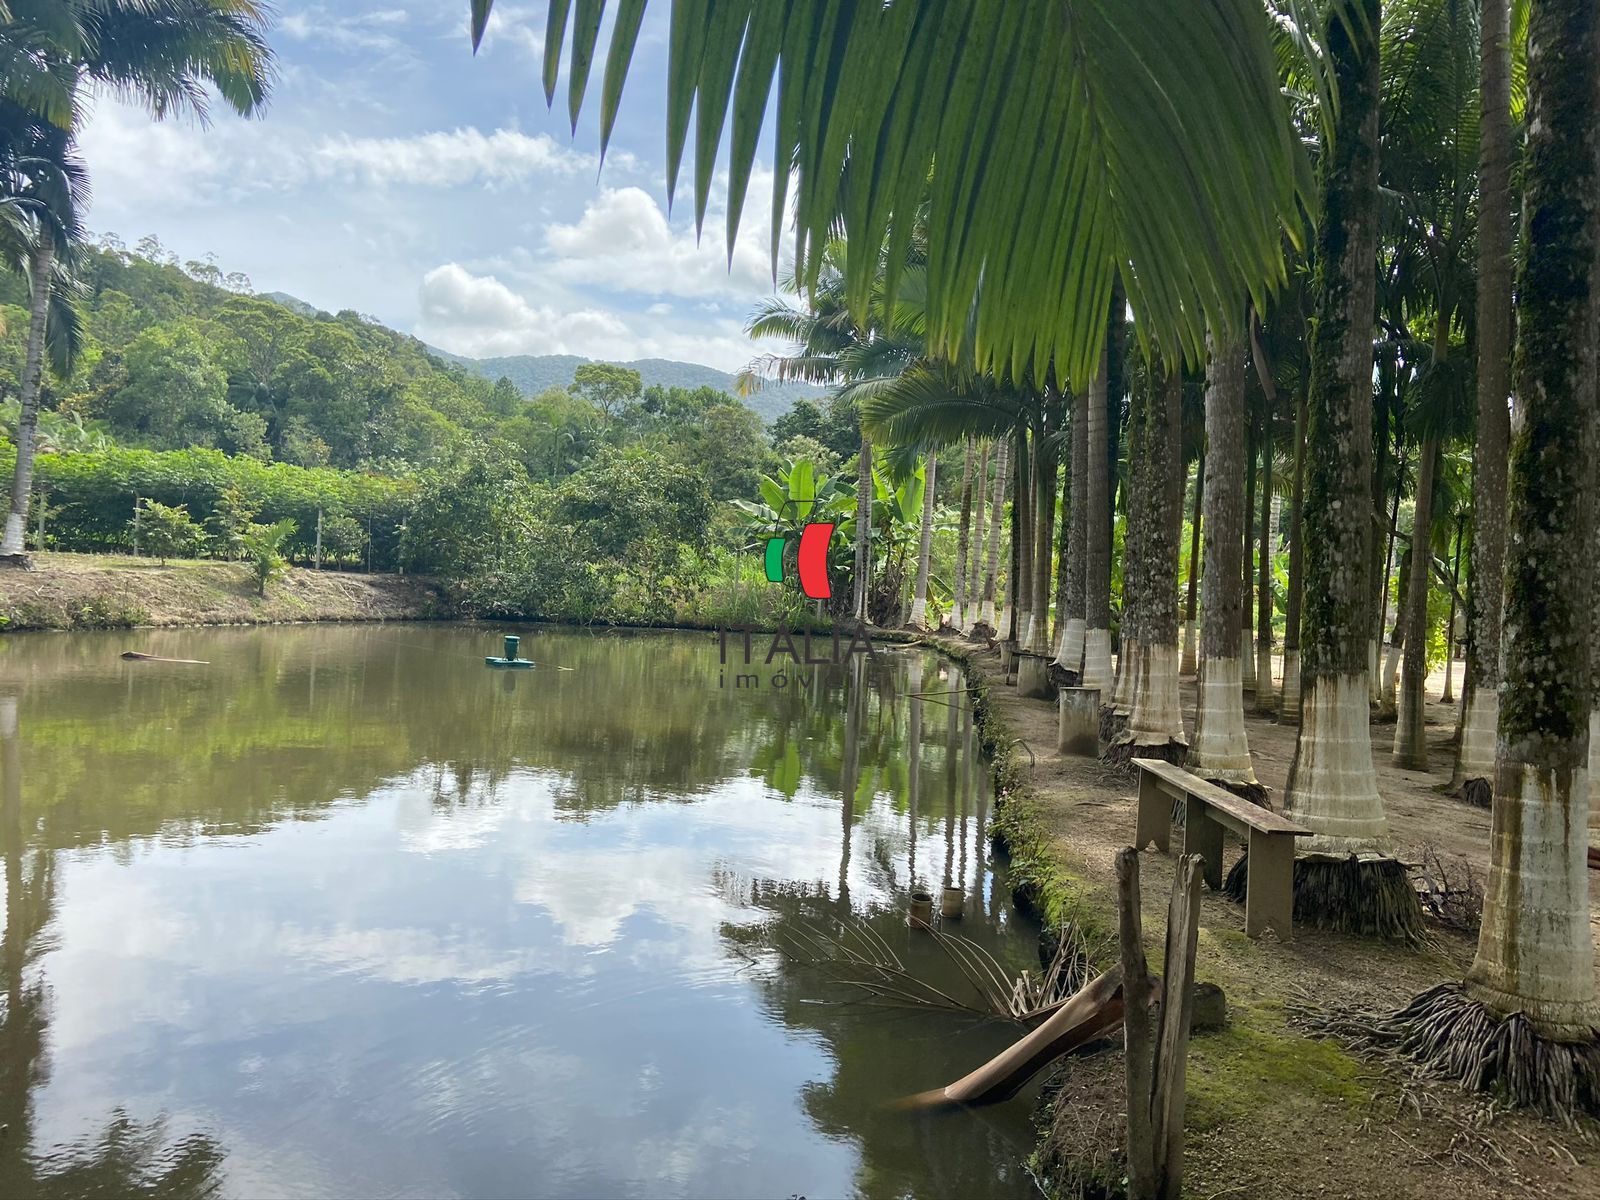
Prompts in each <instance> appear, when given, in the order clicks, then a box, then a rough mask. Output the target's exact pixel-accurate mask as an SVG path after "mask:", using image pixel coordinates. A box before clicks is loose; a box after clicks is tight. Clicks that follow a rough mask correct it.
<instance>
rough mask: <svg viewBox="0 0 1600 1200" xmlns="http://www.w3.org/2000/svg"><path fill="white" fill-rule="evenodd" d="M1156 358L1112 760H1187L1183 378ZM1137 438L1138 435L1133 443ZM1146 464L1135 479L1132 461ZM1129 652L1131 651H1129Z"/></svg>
mask: <svg viewBox="0 0 1600 1200" xmlns="http://www.w3.org/2000/svg"><path fill="white" fill-rule="evenodd" d="M1162 367H1163V369H1160V370H1158V369H1157V364H1151V369H1150V370H1149V371H1148V372H1147V378H1146V380H1145V383H1144V385H1143V387H1141V388H1138V389H1136V397H1137V394H1138V392H1140V391H1142V392H1143V393H1144V396H1143V399H1142V403H1141V402H1140V401H1139V400H1138V399H1136V401H1135V403H1136V404H1137V405H1138V407H1139V408H1140V409H1142V411H1141V412H1140V413H1139V418H1138V420H1136V421H1135V420H1130V421H1129V427H1128V430H1129V445H1128V455H1129V476H1130V494H1129V515H1128V539H1129V543H1130V545H1131V544H1132V543H1134V542H1135V541H1136V542H1137V543H1138V545H1139V552H1138V557H1137V564H1138V568H1137V572H1136V574H1134V575H1132V576H1131V577H1130V574H1129V569H1128V563H1129V562H1130V561H1132V560H1133V557H1134V556H1133V553H1132V551H1131V550H1130V551H1129V553H1128V555H1127V556H1126V557H1125V558H1124V565H1123V592H1124V595H1125V597H1127V600H1126V602H1125V603H1124V606H1123V609H1124V616H1123V625H1124V630H1127V628H1128V624H1129V621H1130V618H1131V620H1132V624H1133V631H1132V635H1131V637H1130V635H1129V634H1128V633H1127V632H1125V633H1124V642H1123V644H1124V646H1125V647H1126V646H1128V645H1129V642H1130V641H1132V642H1133V644H1134V646H1135V649H1134V650H1133V657H1132V661H1131V663H1130V667H1129V673H1130V675H1131V676H1132V682H1131V688H1130V691H1131V697H1130V711H1129V714H1128V726H1127V729H1126V730H1125V731H1124V732H1123V733H1121V734H1119V735H1118V737H1117V739H1116V741H1115V742H1113V744H1112V746H1111V747H1110V749H1109V750H1108V752H1107V757H1108V758H1109V759H1111V760H1112V761H1124V760H1126V759H1129V758H1133V757H1135V756H1137V757H1140V758H1163V759H1166V760H1167V761H1169V762H1178V761H1181V760H1182V759H1183V757H1184V756H1185V753H1186V751H1187V748H1188V747H1187V738H1185V736H1184V730H1183V709H1182V706H1181V705H1180V703H1179V699H1178V533H1179V529H1180V528H1181V526H1182V522H1183V484H1184V478H1183V471H1182V470H1181V469H1180V463H1181V458H1182V445H1183V376H1182V373H1181V372H1179V371H1177V370H1175V369H1173V368H1172V367H1170V366H1165V365H1164V364H1162ZM1135 437H1137V441H1135V440H1134V439H1135ZM1136 459H1137V460H1138V461H1139V462H1140V467H1139V472H1138V479H1137V482H1134V473H1133V463H1134V461H1135V460H1136ZM1126 652H1127V651H1125V653H1126Z"/></svg>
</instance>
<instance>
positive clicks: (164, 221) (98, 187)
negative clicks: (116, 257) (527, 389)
mask: <svg viewBox="0 0 1600 1200" xmlns="http://www.w3.org/2000/svg"><path fill="white" fill-rule="evenodd" d="M544 7H545V6H544V5H542V4H520V5H519V4H517V3H515V2H512V0H499V3H497V4H496V6H495V12H494V16H493V17H492V19H491V22H490V26H489V29H488V31H487V33H486V36H485V38H484V42H483V47H482V49H481V50H480V52H479V53H478V55H477V56H476V57H474V56H473V55H472V52H471V44H470V40H469V38H468V32H467V8H468V5H467V0H326V2H324V3H308V2H306V0H279V2H278V4H277V5H276V14H275V18H274V22H273V27H272V30H271V32H270V34H269V41H270V42H271V44H272V47H273V49H274V51H275V52H276V54H277V58H278V78H277V81H276V84H275V86H274V89H273V94H272V99H271V102H270V104H269V105H268V106H267V109H266V110H265V112H264V113H263V114H262V115H261V116H260V117H258V118H252V119H241V118H239V117H237V116H235V115H233V113H232V112H230V111H228V110H226V108H225V107H223V106H220V105H216V106H213V112H212V116H211V120H210V122H209V125H202V124H200V123H199V122H197V121H195V120H193V119H189V118H176V119H169V120H167V121H165V122H161V123H156V122H154V121H152V120H151V119H150V118H149V117H148V116H147V115H146V114H145V113H144V112H143V111H141V110H139V109H137V108H135V107H130V106H128V105H125V104H123V103H121V102H119V101H118V100H116V99H114V98H111V97H104V96H102V97H98V98H96V100H95V106H94V111H93V115H92V117H91V119H90V121H89V123H88V124H87V126H86V127H85V129H84V130H83V133H82V135H81V138H80V144H81V149H82V153H83V157H84V159H85V161H86V163H87V165H88V167H89V171H90V178H91V183H92V188H93V195H92V200H91V206H90V213H89V225H90V227H91V229H93V230H94V231H95V233H97V234H104V233H115V234H117V235H118V236H119V237H121V238H122V239H123V241H124V242H125V243H126V244H127V245H129V246H133V245H134V244H135V243H136V242H137V241H138V240H139V239H140V238H142V237H144V236H146V235H154V236H155V237H157V238H159V239H160V241H161V242H162V243H163V245H164V246H165V247H166V248H167V249H169V250H171V251H172V252H174V253H175V254H177V255H178V257H179V258H180V260H184V261H187V260H190V259H196V258H201V257H204V256H205V255H206V254H208V253H209V254H213V255H215V260H216V263H217V265H218V266H219V267H221V268H222V270H224V271H243V272H244V273H245V274H246V275H248V276H249V277H250V280H251V283H252V286H253V287H254V288H255V290H257V291H284V292H289V293H291V294H293V295H295V296H298V297H300V298H301V299H302V300H305V301H308V302H309V303H311V304H313V305H315V306H317V307H318V308H321V309H326V310H328V311H330V312H331V311H338V310H340V309H346V308H353V309H355V310H357V311H359V312H362V313H366V314H369V315H371V316H373V317H376V318H377V319H378V320H380V321H382V322H383V323H384V324H386V325H390V326H392V327H394V328H396V329H401V330H405V331H407V332H410V333H414V334H416V335H417V336H418V337H420V338H422V339H423V340H425V341H427V342H429V343H431V344H433V345H435V346H438V347H440V348H442V349H445V350H449V351H452V352H453V353H457V354H464V355H471V356H477V357H486V356H492V355H503V354H578V355H583V356H585V357H589V358H607V359H622V360H626V359H634V358H649V357H659V358H673V359H680V360H684V361H688V362H701V363H706V364H708V365H711V366H715V367H719V368H721V369H723V370H730V371H731V370H736V369H738V368H739V367H742V366H744V365H745V364H746V363H748V362H749V361H750V360H751V359H752V358H753V357H754V356H755V354H756V353H757V352H758V351H759V350H760V349H761V347H758V346H757V345H756V344H755V343H753V342H751V341H750V340H749V339H748V338H746V337H745V336H744V334H743V332H742V326H743V322H744V320H745V318H746V317H747V316H748V315H749V313H750V311H751V309H752V308H753V306H754V305H755V304H756V303H757V302H758V301H759V300H760V299H762V298H763V297H766V296H768V295H770V294H772V291H773V287H772V267H771V259H770V255H769V251H768V239H769V237H770V233H769V230H770V224H769V220H770V212H771V209H770V200H769V199H768V197H769V196H770V192H771V183H772V172H771V161H770V154H769V153H768V152H767V151H766V150H765V144H764V147H763V151H762V153H761V154H760V155H758V160H757V161H758V178H756V179H755V180H753V181H752V184H751V188H750V197H751V199H750V201H749V202H748V203H747V206H746V212H745V216H744V220H743V224H742V227H741V229H740V233H739V238H738V241H737V243H736V245H735V248H734V253H733V257H732V263H731V266H730V263H729V259H728V254H727V247H726V240H725V230H724V222H725V209H724V208H723V207H721V195H722V192H723V189H722V188H721V187H720V183H721V175H720V172H719V180H718V183H719V187H718V188H717V189H715V190H714V193H713V197H712V201H711V211H710V212H709V213H708V215H707V219H706V229H705V236H704V238H703V239H701V240H700V241H699V243H698V244H697V241H696V238H695V232H694V223H693V202H692V193H691V191H690V190H689V189H688V188H685V189H684V190H682V191H681V192H680V194H679V196H678V198H677V199H678V203H677V204H676V206H675V207H674V209H673V211H672V215H670V216H669V215H668V205H667V197H666V185H665V181H666V168H665V157H666V155H665V140H666V133H665V121H664V119H663V116H662V113H663V111H664V97H665V93H666V14H667V10H668V7H669V6H668V5H666V4H654V5H651V6H650V9H649V12H648V15H647V16H646V21H645V26H644V28H643V30H642V31H641V34H640V40H639V44H638V47H637V48H636V50H635V53H634V61H633V70H632V71H631V72H630V75H629V80H628V85H627V89H626V91H625V92H624V95H623V100H622V106H621V111H620V115H619V118H618V121H617V127H616V130H615V132H614V133H613V136H612V142H611V147H610V149H609V151H608V153H607V156H606V159H605V162H604V164H603V165H602V164H601V162H600V159H599V136H598V118H597V114H598V108H599V105H598V94H599V80H600V75H601V71H602V67H603V53H602V55H600V56H597V57H600V58H601V59H602V62H597V64H596V67H595V70H594V74H593V77H592V78H591V80H590V86H589V99H588V102H587V103H586V105H585V109H584V112H583V114H582V119H581V120H580V123H579V125H578V129H577V132H576V134H575V135H574V133H573V132H572V128H571V125H570V122H569V119H568V114H567V106H566V80H565V77H563V79H562V81H561V83H560V85H559V86H558V90H557V93H556V107H555V109H554V111H552V110H550V109H549V108H547V107H546V104H545V100H544V93H543V89H542V87H541V85H540V82H539V72H540V64H541V62H542V58H543V43H544V12H543V10H544ZM613 7H614V6H613ZM609 25H610V20H609V17H608V20H607V25H606V28H604V29H602V32H601V42H600V45H601V47H602V50H603V47H604V46H605V45H606V44H607V43H608V40H609V33H610V30H609ZM683 175H684V177H685V179H688V178H691V175H690V170H689V164H688V162H687V161H686V162H685V165H684V170H683Z"/></svg>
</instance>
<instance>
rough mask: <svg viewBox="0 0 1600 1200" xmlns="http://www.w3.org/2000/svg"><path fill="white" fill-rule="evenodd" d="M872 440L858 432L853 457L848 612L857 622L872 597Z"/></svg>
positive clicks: (863, 618) (863, 617)
mask: <svg viewBox="0 0 1600 1200" xmlns="http://www.w3.org/2000/svg"><path fill="white" fill-rule="evenodd" d="M871 574H872V442H871V440H870V439H869V438H868V437H867V435H866V434H865V433H863V434H862V435H861V455H860V457H859V458H858V459H857V460H856V577H855V583H856V589H855V597H854V599H853V602H852V604H851V612H852V614H853V615H854V617H855V619H856V621H857V622H858V623H859V624H862V625H865V624H866V623H867V611H868V606H869V602H870V600H871V596H872V581H871V578H870V576H871Z"/></svg>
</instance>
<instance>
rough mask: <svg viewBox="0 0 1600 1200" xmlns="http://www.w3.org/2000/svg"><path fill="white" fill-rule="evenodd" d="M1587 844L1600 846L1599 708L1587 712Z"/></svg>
mask: <svg viewBox="0 0 1600 1200" xmlns="http://www.w3.org/2000/svg"><path fill="white" fill-rule="evenodd" d="M1589 844H1590V845H1591V846H1600V708H1597V709H1595V710H1594V711H1593V712H1592V713H1590V714H1589Z"/></svg>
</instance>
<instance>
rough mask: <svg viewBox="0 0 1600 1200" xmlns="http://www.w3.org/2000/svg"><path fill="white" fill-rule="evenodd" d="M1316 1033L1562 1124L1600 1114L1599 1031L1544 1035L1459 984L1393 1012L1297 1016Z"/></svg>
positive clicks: (1524, 1019) (1431, 991)
mask: <svg viewBox="0 0 1600 1200" xmlns="http://www.w3.org/2000/svg"><path fill="white" fill-rule="evenodd" d="M1296 1015H1297V1016H1299V1017H1300V1018H1301V1019H1302V1020H1303V1021H1304V1022H1305V1023H1306V1024H1307V1026H1308V1028H1309V1030H1310V1031H1311V1032H1312V1033H1313V1034H1316V1035H1321V1036H1325V1037H1332V1038H1335V1039H1337V1040H1339V1041H1341V1042H1343V1043H1345V1044H1346V1045H1348V1046H1350V1047H1351V1048H1352V1049H1356V1050H1366V1051H1374V1052H1379V1053H1385V1054H1389V1055H1393V1056H1395V1057H1398V1058H1401V1059H1404V1060H1406V1061H1407V1062H1411V1063H1414V1064H1416V1065H1417V1066H1418V1067H1420V1068H1421V1069H1422V1070H1423V1071H1425V1072H1426V1073H1428V1074H1430V1075H1433V1076H1435V1077H1438V1078H1443V1079H1449V1080H1453V1081H1454V1082H1456V1083H1459V1084H1460V1085H1461V1086H1462V1087H1463V1088H1466V1089H1467V1090H1468V1091H1475V1092H1483V1093H1486V1094H1488V1095H1490V1096H1493V1097H1495V1098H1496V1099H1498V1100H1501V1101H1503V1102H1505V1103H1507V1104H1509V1105H1512V1106H1514V1107H1517V1108H1529V1109H1533V1110H1535V1111H1537V1112H1539V1113H1542V1114H1543V1115H1544V1116H1546V1117H1549V1118H1551V1119H1553V1120H1555V1121H1558V1122H1560V1123H1561V1124H1563V1125H1572V1124H1573V1123H1574V1122H1575V1121H1576V1120H1577V1118H1579V1117H1581V1116H1586V1115H1587V1116H1591V1117H1600V1030H1596V1031H1595V1032H1596V1037H1593V1038H1591V1039H1590V1040H1588V1041H1586V1042H1557V1041H1552V1040H1551V1039H1549V1038H1546V1037H1543V1036H1541V1035H1540V1034H1539V1033H1538V1032H1536V1031H1535V1030H1534V1027H1533V1024H1532V1022H1531V1021H1529V1020H1528V1018H1527V1017H1525V1016H1524V1015H1523V1014H1522V1013H1512V1014H1511V1015H1510V1016H1507V1017H1500V1016H1497V1015H1496V1014H1494V1013H1492V1012H1490V1011H1489V1010H1488V1009H1487V1008H1486V1007H1484V1005H1483V1004H1482V1003H1481V1002H1479V1001H1477V1000H1474V999H1473V998H1472V997H1471V996H1469V995H1467V993H1466V990H1465V989H1464V988H1463V987H1462V986H1461V985H1460V984H1458V983H1441V984H1438V985H1437V986H1435V987H1432V988H1429V989H1428V990H1427V991H1425V992H1423V993H1422V994H1421V995H1419V996H1417V997H1416V998H1415V999H1414V1000H1412V1001H1411V1003H1410V1004H1408V1005H1406V1006H1405V1007H1404V1008H1402V1009H1401V1010H1400V1011H1398V1012H1394V1013H1372V1012H1360V1011H1356V1012H1351V1013H1345V1014H1337V1015H1335V1014H1329V1013H1320V1012H1313V1011H1311V1010H1307V1009H1301V1010H1300V1011H1299V1012H1297V1014H1296Z"/></svg>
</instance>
